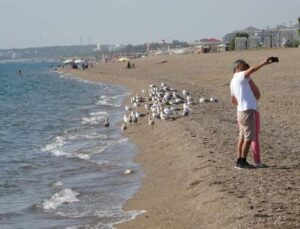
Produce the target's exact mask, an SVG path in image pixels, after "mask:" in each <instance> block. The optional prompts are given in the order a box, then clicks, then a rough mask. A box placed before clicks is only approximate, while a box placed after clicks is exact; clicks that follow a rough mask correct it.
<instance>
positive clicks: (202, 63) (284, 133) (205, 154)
mask: <svg viewBox="0 0 300 229" xmlns="http://www.w3.org/2000/svg"><path fill="white" fill-rule="evenodd" d="M268 56H278V57H279V59H280V62H279V63H278V64H272V65H268V66H265V67H264V68H262V69H261V70H260V71H259V72H257V73H255V74H254V75H253V76H252V78H253V79H254V81H255V83H256V84H257V86H258V87H259V89H260V90H261V94H262V97H261V99H260V102H259V106H260V115H261V152H262V153H261V156H262V162H263V163H265V164H267V165H269V166H270V167H269V168H264V169H251V170H237V169H235V168H234V160H235V157H236V153H235V146H236V140H237V136H238V128H237V124H236V108H235V107H234V106H232V105H231V104H230V90H229V83H230V80H231V78H232V63H233V62H234V61H235V60H236V59H240V58H244V59H245V60H246V61H247V62H249V64H250V65H253V64H257V63H259V62H261V61H262V60H264V59H265V58H266V57H268ZM299 59H300V49H274V50H260V51H246V52H229V53H219V54H202V55H174V56H167V57H147V58H144V59H138V60H134V62H135V66H136V68H135V69H130V70H128V69H125V68H124V66H125V64H124V63H107V64H104V63H101V64H99V65H97V66H96V67H93V68H90V69H88V70H85V71H80V70H76V71H74V70H68V69H65V70H64V71H65V72H68V73H72V74H74V75H77V76H79V77H81V78H84V79H88V80H93V81H101V82H106V83H112V84H118V85H122V86H126V87H127V88H128V89H129V90H130V92H131V93H132V94H133V95H134V94H136V93H141V90H142V89H148V85H149V84H152V83H154V84H159V83H160V82H162V81H163V82H165V83H167V84H169V85H171V86H172V87H174V88H176V89H178V90H182V89H186V90H188V91H190V92H191V95H192V96H193V97H194V98H195V99H196V101H199V98H200V97H201V96H206V97H210V96H212V97H217V98H218V100H219V102H218V103H206V104H199V103H197V104H196V105H194V106H192V107H191V108H192V113H191V114H190V115H189V116H187V117H183V118H180V119H177V120H175V121H163V120H158V121H155V125H154V126H153V127H150V126H149V125H148V118H147V117H144V118H142V119H140V120H139V122H138V123H137V124H135V125H131V126H129V128H128V129H127V130H126V131H125V133H124V134H125V135H126V136H127V137H128V138H129V139H130V140H131V141H132V142H134V143H135V144H136V145H137V148H138V153H137V156H136V161H137V162H139V163H140V164H141V165H142V168H143V172H144V174H145V176H144V177H143V179H142V187H141V189H140V191H139V192H138V193H136V194H135V195H134V197H133V198H132V199H130V200H129V201H128V202H127V203H126V205H125V206H124V209H125V210H131V209H134V210H146V213H144V214H142V215H140V216H138V217H137V218H136V219H134V220H131V221H128V222H125V223H122V224H120V225H117V226H116V227H117V228H120V229H123V228H130V229H132V228H138V229H140V228H147V229H148V228H172V229H176V228H178V229H182V228H192V229H193V228H299V227H300V199H299V198H300V179H299V177H300V173H299V172H300V164H299V161H300V160H299V159H300V141H299V137H300V135H299V133H300V115H299V113H300V102H299V98H300V65H299ZM164 61H167V62H165V63H161V62H164ZM127 102H128V100H127ZM248 158H249V161H250V162H252V155H251V152H250V153H249V157H248Z"/></svg>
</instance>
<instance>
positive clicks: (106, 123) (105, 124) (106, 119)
mask: <svg viewBox="0 0 300 229" xmlns="http://www.w3.org/2000/svg"><path fill="white" fill-rule="evenodd" d="M104 126H105V127H109V121H108V117H105V120H104Z"/></svg>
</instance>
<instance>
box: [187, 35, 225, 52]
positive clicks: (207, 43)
mask: <svg viewBox="0 0 300 229" xmlns="http://www.w3.org/2000/svg"><path fill="white" fill-rule="evenodd" d="M189 45H190V46H192V47H194V48H195V49H196V52H197V53H209V52H220V51H223V50H226V47H227V44H226V43H225V42H223V41H221V40H218V39H215V38H204V39H201V40H200V41H195V42H193V43H190V44H189Z"/></svg>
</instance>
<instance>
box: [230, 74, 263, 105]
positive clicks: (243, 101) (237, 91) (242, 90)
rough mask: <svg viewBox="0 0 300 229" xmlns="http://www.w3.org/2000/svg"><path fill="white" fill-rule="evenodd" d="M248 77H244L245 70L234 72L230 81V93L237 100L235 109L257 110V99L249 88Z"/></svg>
mask: <svg viewBox="0 0 300 229" xmlns="http://www.w3.org/2000/svg"><path fill="white" fill-rule="evenodd" d="M250 80H251V79H250V78H249V77H245V72H244V71H243V72H237V73H234V75H233V78H232V80H231V83H230V90H231V95H232V96H234V97H235V98H236V100H237V102H238V106H237V110H238V111H246V110H256V111H258V106H257V101H256V98H255V96H254V93H253V92H252V90H251V87H250V84H249V81H250Z"/></svg>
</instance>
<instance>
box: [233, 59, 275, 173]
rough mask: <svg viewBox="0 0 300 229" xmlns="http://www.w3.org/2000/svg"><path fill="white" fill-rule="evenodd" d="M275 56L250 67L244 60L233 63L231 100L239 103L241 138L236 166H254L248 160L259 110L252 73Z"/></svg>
mask: <svg viewBox="0 0 300 229" xmlns="http://www.w3.org/2000/svg"><path fill="white" fill-rule="evenodd" d="M272 60H273V57H269V58H267V59H266V60H265V61H264V62H262V63H261V64H258V65H256V66H254V67H250V66H249V65H248V64H247V63H246V62H245V61H244V60H237V61H235V62H234V64H233V73H234V75H233V78H232V80H231V83H230V90H231V101H232V103H233V104H235V105H237V120H238V124H239V130H240V133H239V140H238V143H237V160H236V168H253V165H250V164H249V163H248V162H247V155H248V151H249V147H250V145H251V142H253V141H255V139H256V120H255V116H256V112H257V111H258V105H257V98H256V97H257V95H256V94H255V90H254V91H253V89H252V88H253V87H252V86H251V85H252V84H253V82H251V78H250V75H251V74H252V73H254V72H256V71H257V70H259V69H260V68H261V67H263V66H265V65H267V64H270V63H272Z"/></svg>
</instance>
